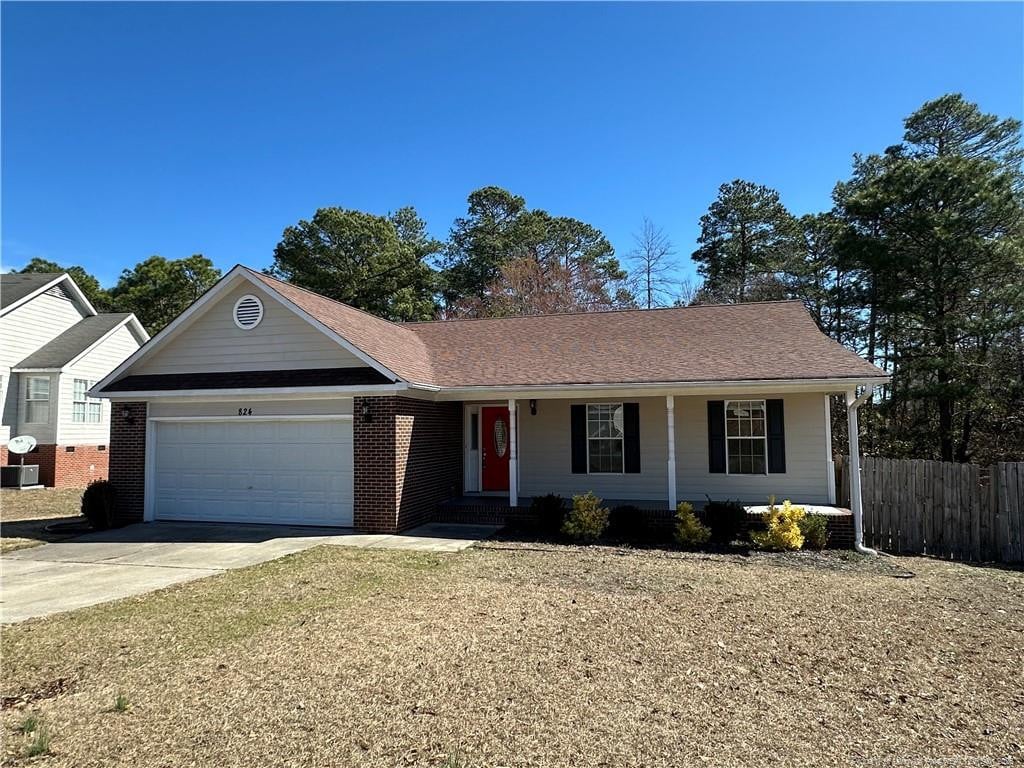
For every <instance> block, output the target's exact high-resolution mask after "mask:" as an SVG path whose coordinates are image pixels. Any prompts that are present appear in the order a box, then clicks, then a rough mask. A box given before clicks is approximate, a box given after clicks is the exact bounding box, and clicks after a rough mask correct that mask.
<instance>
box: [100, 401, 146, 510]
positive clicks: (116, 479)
mask: <svg viewBox="0 0 1024 768" xmlns="http://www.w3.org/2000/svg"><path fill="white" fill-rule="evenodd" d="M146 415H147V406H146V403H114V404H113V405H112V407H111V409H110V450H109V453H110V466H109V475H110V482H111V484H112V485H113V486H114V489H115V491H116V493H117V509H116V511H115V513H114V524H115V525H128V524H129V523H141V522H142V516H143V510H144V508H145V494H146Z"/></svg>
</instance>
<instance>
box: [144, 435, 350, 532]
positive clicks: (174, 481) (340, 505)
mask: <svg viewBox="0 0 1024 768" xmlns="http://www.w3.org/2000/svg"><path fill="white" fill-rule="evenodd" d="M155 427H156V430H157V431H156V450H155V454H156V456H155V466H154V486H155V487H154V489H153V490H154V503H155V509H154V516H155V517H156V519H157V520H203V521H213V522H234V523H281V524H292V525H337V526H351V525H352V422H351V421H350V420H331V421H249V422H246V421H241V422H237V421H232V422H224V421H160V422H156V423H155Z"/></svg>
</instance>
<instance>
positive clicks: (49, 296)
mask: <svg viewBox="0 0 1024 768" xmlns="http://www.w3.org/2000/svg"><path fill="white" fill-rule="evenodd" d="M148 339H149V335H148V334H147V333H146V331H145V329H144V328H143V327H142V324H141V323H139V321H138V319H137V318H136V317H135V315H133V314H131V313H105V314H103V313H98V312H97V311H96V309H95V308H94V307H93V306H92V304H90V303H89V300H88V299H86V297H85V296H84V294H83V293H82V291H81V290H80V289H79V288H78V286H77V285H75V281H74V280H72V279H71V277H70V276H68V275H67V274H32V273H29V274H4V275H0V403H2V405H3V422H2V426H0V460H2V461H3V463H4V464H7V463H9V462H8V455H7V442H8V440H9V439H10V438H11V437H13V436H14V435H25V434H27V435H32V436H33V437H34V438H35V439H36V441H37V443H38V447H37V448H36V450H35V451H34V452H33V453H32V454H31V455H29V456H27V457H26V459H25V463H27V464H38V465H39V475H40V478H39V479H40V482H41V483H43V484H44V485H51V486H58V487H79V486H84V485H86V484H88V483H89V482H90V481H91V480H95V479H100V478H104V477H106V475H107V463H108V462H107V444H108V443H109V438H110V402H109V401H108V400H104V399H100V398H94V397H91V396H89V395H88V394H87V392H88V390H89V388H90V387H92V385H93V384H94V383H95V382H97V381H99V380H100V379H102V378H103V377H104V376H106V375H107V374H108V373H110V371H112V370H113V369H115V368H116V367H117V366H118V365H120V364H121V363H122V362H123V361H124V360H125V358H127V357H129V356H130V355H131V354H132V353H133V352H135V351H136V350H137V349H138V348H139V347H140V346H141V345H142V344H144V343H145V342H146V341H147V340H148Z"/></svg>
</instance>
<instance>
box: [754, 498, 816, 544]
mask: <svg viewBox="0 0 1024 768" xmlns="http://www.w3.org/2000/svg"><path fill="white" fill-rule="evenodd" d="M806 514H807V510H805V509H804V508H803V507H796V506H794V505H792V504H791V503H790V502H789V499H786V500H785V501H784V502H782V506H781V507H777V506H775V499H772V500H771V503H770V504H769V505H768V511H767V512H765V513H764V515H763V519H764V522H765V524H766V525H767V526H768V530H767V531H757V532H755V533H752V534H751V535H750V538H751V539H752V540H753V542H754V543H755V544H756V545H757V546H759V547H760V548H761V549H800V547H802V546H803V545H804V535H803V534H802V533H801V532H800V521H801V520H803V519H804V516H805V515H806Z"/></svg>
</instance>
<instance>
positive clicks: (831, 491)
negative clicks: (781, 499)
mask: <svg viewBox="0 0 1024 768" xmlns="http://www.w3.org/2000/svg"><path fill="white" fill-rule="evenodd" d="M825 487H826V489H827V490H828V503H829V504H833V505H834V504H835V503H836V463H835V461H833V459H832V395H830V394H827V393H826V394H825Z"/></svg>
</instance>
